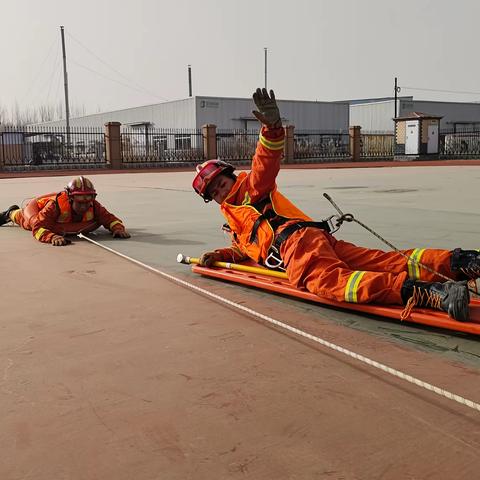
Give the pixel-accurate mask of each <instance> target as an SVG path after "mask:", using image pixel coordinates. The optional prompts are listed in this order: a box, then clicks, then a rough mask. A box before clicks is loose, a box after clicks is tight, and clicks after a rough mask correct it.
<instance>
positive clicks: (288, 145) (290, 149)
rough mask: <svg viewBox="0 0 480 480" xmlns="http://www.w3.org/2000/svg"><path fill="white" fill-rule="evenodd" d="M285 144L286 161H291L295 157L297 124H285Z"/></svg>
mask: <svg viewBox="0 0 480 480" xmlns="http://www.w3.org/2000/svg"><path fill="white" fill-rule="evenodd" d="M284 128H285V146H284V150H283V152H284V160H283V161H284V162H285V163H291V162H293V158H294V153H295V152H294V143H293V139H294V131H295V125H285V127H284Z"/></svg>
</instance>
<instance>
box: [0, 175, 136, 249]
mask: <svg viewBox="0 0 480 480" xmlns="http://www.w3.org/2000/svg"><path fill="white" fill-rule="evenodd" d="M96 196H97V192H96V191H95V187H94V186H93V183H92V182H91V181H90V180H89V179H88V178H86V177H84V176H80V177H76V178H74V179H73V180H71V181H70V182H69V183H68V185H67V186H66V188H65V190H63V191H61V192H59V193H50V194H47V195H42V196H41V197H37V198H34V199H32V200H30V201H29V202H28V204H27V205H26V206H25V208H23V209H21V208H20V207H19V206H18V205H12V206H11V207H10V208H8V209H7V210H5V211H4V212H1V213H0V225H3V224H5V223H7V222H9V221H12V222H13V223H16V224H17V225H20V226H21V227H23V228H24V229H25V230H31V231H32V234H33V236H34V237H35V238H36V239H37V240H38V241H40V242H42V243H51V244H52V245H55V246H63V245H67V244H68V243H70V240H68V239H67V238H66V235H76V234H78V233H88V232H92V231H93V230H96V229H97V228H99V227H100V226H101V225H103V226H104V227H105V228H106V229H108V230H110V232H111V233H112V235H113V237H116V238H129V237H130V234H129V233H128V232H127V230H126V229H125V227H124V226H123V223H122V221H121V220H120V219H119V218H117V217H116V216H115V215H113V214H111V213H110V212H109V211H108V210H107V209H106V208H105V207H104V206H103V205H101V204H100V203H99V202H97V200H96V199H95V197H96Z"/></svg>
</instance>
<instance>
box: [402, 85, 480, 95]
mask: <svg viewBox="0 0 480 480" xmlns="http://www.w3.org/2000/svg"><path fill="white" fill-rule="evenodd" d="M402 89H407V90H419V91H425V92H443V93H462V94H465V95H480V92H467V91H462V90H439V89H435V88H419V87H404V86H402Z"/></svg>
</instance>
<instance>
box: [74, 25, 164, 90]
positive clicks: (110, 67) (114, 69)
mask: <svg viewBox="0 0 480 480" xmlns="http://www.w3.org/2000/svg"><path fill="white" fill-rule="evenodd" d="M66 33H67V35H68V36H69V37H70V38H71V39H72V40H74V41H75V42H77V43H78V44H79V45H80V46H81V47H82V48H84V49H85V50H86V51H87V52H88V53H90V55H92V56H94V57H95V58H96V59H97V60H98V61H99V62H101V63H103V64H104V65H105V66H106V67H108V68H109V69H110V70H112V71H113V72H115V73H116V74H117V75H120V76H121V77H122V78H123V79H124V80H126V81H127V82H129V83H132V84H136V85H137V87H136V89H137V91H142V93H147V94H148V95H150V96H152V97H155V98H158V99H160V100H168V98H165V97H162V96H161V95H156V94H155V93H153V92H150V91H149V90H147V89H146V88H145V87H143V86H142V85H140V84H139V83H138V82H136V81H133V80H132V79H130V78H128V77H127V76H125V75H124V74H123V73H121V72H119V71H118V70H117V69H116V68H114V67H112V66H111V65H109V64H108V63H107V62H106V61H105V60H102V59H101V58H100V57H99V56H98V55H97V54H96V53H94V52H92V50H90V49H89V48H88V47H86V46H85V45H83V43H82V42H80V40H78V39H76V38H75V37H74V36H73V35H72V34H71V33H69V32H66ZM97 73H98V72H97ZM138 87H139V88H138Z"/></svg>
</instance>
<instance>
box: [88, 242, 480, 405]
mask: <svg viewBox="0 0 480 480" xmlns="http://www.w3.org/2000/svg"><path fill="white" fill-rule="evenodd" d="M78 237H79V238H83V239H85V240H87V241H89V242H90V243H93V244H94V245H97V246H98V247H101V248H103V249H105V250H108V251H109V252H111V253H114V254H115V255H118V256H119V257H122V258H124V259H126V260H128V261H130V262H132V263H135V264H136V265H139V266H141V267H143V268H145V269H147V270H149V271H151V272H153V273H156V274H158V275H161V276H162V277H164V278H166V279H168V280H171V281H173V282H175V283H178V284H179V285H183V286H184V287H187V288H189V289H190V290H194V291H196V292H198V293H200V294H202V295H205V296H207V297H210V298H213V299H215V300H217V301H219V302H221V303H224V304H225V305H229V306H230V307H234V308H236V309H238V310H241V311H243V312H245V313H248V314H249V315H251V316H253V317H256V318H260V319H261V320H264V321H266V322H268V323H270V324H272V325H275V326H277V327H279V328H282V329H283V330H287V331H288V332H291V333H294V334H295V335H299V336H300V337H303V338H307V339H308V340H311V341H313V342H315V343H318V344H320V345H323V346H324V347H327V348H330V349H331V350H335V351H336V352H340V353H343V354H344V355H347V356H348V357H351V358H354V359H355V360H358V361H359V362H362V363H365V364H367V365H370V366H372V367H374V368H377V369H379V370H382V371H384V372H386V373H388V374H390V375H393V376H394V377H398V378H401V379H402V380H405V381H407V382H409V383H413V384H414V385H417V386H418V387H421V388H424V389H426V390H429V391H430V392H433V393H435V394H437V395H440V396H442V397H445V398H448V399H449V400H453V401H454V402H457V403H460V404H461V405H465V406H467V407H469V408H472V409H473V410H477V411H479V412H480V404H479V403H476V402H474V401H472V400H469V399H467V398H464V397H462V396H460V395H457V394H455V393H452V392H449V391H448V390H445V389H443V388H440V387H436V386H435V385H431V384H430V383H427V382H424V381H423V380H419V379H418V378H415V377H412V376H411V375H408V374H406V373H403V372H401V371H400V370H395V369H394V368H391V367H389V366H387V365H384V364H383V363H379V362H377V361H375V360H371V359H370V358H368V357H365V356H363V355H360V354H358V353H355V352H352V351H351V350H348V349H346V348H343V347H340V346H339V345H336V344H334V343H331V342H328V341H327V340H324V339H322V338H320V337H316V336H315V335H311V334H310V333H307V332H304V331H303V330H300V329H298V328H295V327H292V326H290V325H287V324H286V323H283V322H280V321H279V320H275V319H274V318H271V317H269V316H267V315H264V314H263V313H259V312H257V311H255V310H252V309H251V308H248V307H245V306H244V305H240V304H239V303H236V302H233V301H231V300H228V299H227V298H224V297H222V296H220V295H217V294H215V293H212V292H210V291H208V290H205V289H204V288H201V287H197V286H196V285H194V284H192V283H190V282H187V281H185V280H182V279H180V278H177V277H175V276H173V275H170V274H168V273H165V272H162V271H161V270H158V269H156V268H154V267H151V266H150V265H147V264H146V263H143V262H140V261H139V260H136V259H134V258H132V257H129V256H127V255H124V254H123V253H120V252H117V251H116V250H114V249H113V248H110V247H107V246H105V245H102V244H101V243H99V242H96V241H95V240H92V239H91V238H89V237H87V236H85V235H83V234H82V233H79V234H78Z"/></svg>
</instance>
